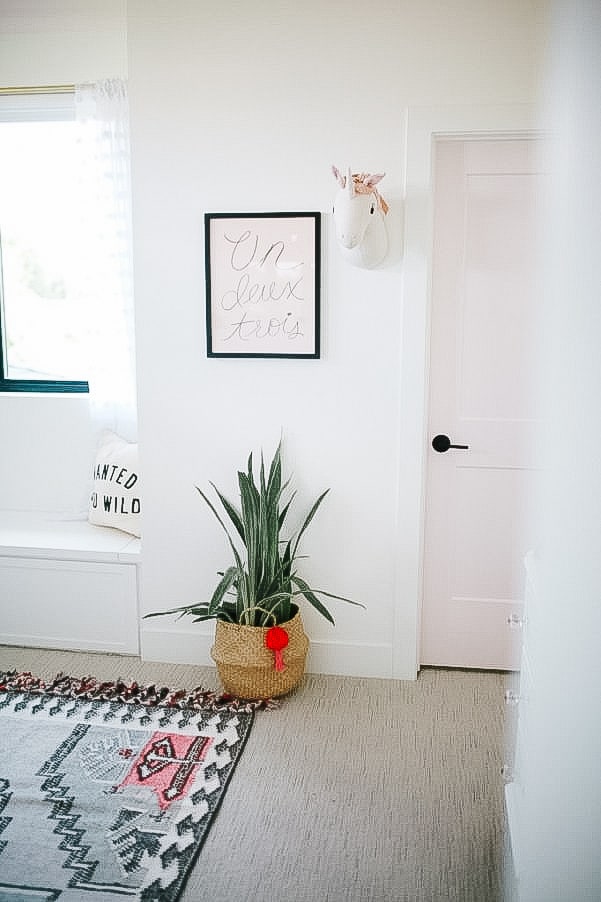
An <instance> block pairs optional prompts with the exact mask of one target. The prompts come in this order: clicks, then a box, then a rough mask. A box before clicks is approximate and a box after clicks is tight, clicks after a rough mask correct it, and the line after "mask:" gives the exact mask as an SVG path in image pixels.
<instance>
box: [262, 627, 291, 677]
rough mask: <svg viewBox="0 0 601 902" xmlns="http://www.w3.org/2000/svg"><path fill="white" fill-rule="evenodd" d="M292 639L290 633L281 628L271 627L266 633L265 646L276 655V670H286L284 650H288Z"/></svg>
mask: <svg viewBox="0 0 601 902" xmlns="http://www.w3.org/2000/svg"><path fill="white" fill-rule="evenodd" d="M289 641H290V639H289V638H288V633H287V632H286V630H285V629H282V627H281V626H271V627H270V628H269V629H268V630H267V632H266V633H265V645H266V646H267V648H268V649H269V650H270V651H272V652H274V654H275V669H276V670H284V669H285V664H284V658H283V656H282V649H284V648H286V646H287V645H288V643H289Z"/></svg>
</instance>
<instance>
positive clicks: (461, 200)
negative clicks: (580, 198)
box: [421, 139, 538, 669]
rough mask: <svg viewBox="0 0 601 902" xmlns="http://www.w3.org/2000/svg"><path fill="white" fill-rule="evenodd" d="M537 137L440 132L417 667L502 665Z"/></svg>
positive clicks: (529, 318) (513, 609)
mask: <svg viewBox="0 0 601 902" xmlns="http://www.w3.org/2000/svg"><path fill="white" fill-rule="evenodd" d="M537 160H538V155H537V147H536V142H535V141H534V140H532V139H520V140H480V139H478V140H476V139H474V140H472V141H458V140H457V141H456V140H440V141H438V142H437V144H436V152H435V175H436V188H435V211H434V215H435V222H434V254H433V275H432V329H431V370H430V417H429V424H430V432H429V440H430V441H431V439H432V437H433V436H434V435H436V434H439V433H444V434H446V435H448V436H449V437H450V439H451V442H453V443H454V444H461V445H468V446H469V447H468V449H467V450H455V449H450V450H448V451H446V452H445V453H439V452H436V451H435V450H434V449H433V448H432V447H430V453H429V460H428V479H427V492H426V531H425V550H424V598H423V610H422V653H421V662H422V664H437V665H447V666H458V667H485V668H486V667H491V668H502V669H512V668H515V667H517V666H518V664H519V647H518V642H517V636H516V632H515V630H513V629H512V628H511V627H510V624H509V622H508V621H509V620H510V618H511V617H512V616H513V615H518V616H519V614H520V611H521V605H522V600H523V593H524V568H523V558H524V555H525V553H526V551H527V550H528V548H529V547H530V539H531V534H530V529H529V523H528V520H529V510H530V495H531V492H532V489H533V482H534V468H535V463H536V435H537V424H536V420H535V412H536V411H535V392H534V379H533V372H534V365H533V358H534V355H535V348H536V330H535V324H536V319H535V273H536V237H535V236H536V229H535V215H536V193H537V182H538V174H537V173H538V165H537Z"/></svg>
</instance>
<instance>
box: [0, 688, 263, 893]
mask: <svg viewBox="0 0 601 902" xmlns="http://www.w3.org/2000/svg"><path fill="white" fill-rule="evenodd" d="M262 704H263V703H246V702H240V701H238V700H236V699H233V698H232V697H231V696H228V695H218V694H216V693H212V692H207V691H205V690H202V689H197V690H194V691H193V692H192V693H185V692H172V691H169V690H167V689H157V688H156V687H154V686H150V687H145V688H144V687H140V686H138V685H137V684H136V683H134V684H131V685H126V684H124V683H100V682H98V681H96V680H94V679H92V678H85V679H74V678H72V677H66V676H63V675H59V676H58V677H57V678H56V679H55V680H53V681H52V682H50V683H45V682H44V681H42V680H39V679H37V678H35V677H32V676H31V674H23V673H21V674H18V673H16V672H11V673H2V672H0V902H34V900H35V902H52V900H56V899H59V898H60V900H61V902H81V900H82V899H86V900H89V902H115V900H117V899H123V898H127V899H140V900H148V902H150V900H160V902H172V900H176V899H177V898H178V897H179V895H180V892H181V890H182V888H183V885H184V882H185V880H186V877H187V875H188V873H189V871H190V869H191V867H192V865H193V863H194V861H195V858H196V856H197V854H198V851H199V849H200V847H201V845H202V842H203V840H204V838H205V836H206V834H207V832H208V829H209V827H210V825H211V822H212V820H213V818H214V816H215V813H216V811H217V808H218V806H219V803H220V801H221V799H222V797H223V794H224V792H225V789H226V787H227V784H228V781H229V779H230V777H231V776H232V772H233V770H234V767H235V765H236V762H237V760H238V758H239V756H240V754H241V752H242V749H243V747H244V744H245V741H246V738H247V736H248V734H249V731H250V728H251V726H252V722H253V716H254V709H255V708H257V707H260V706H262Z"/></svg>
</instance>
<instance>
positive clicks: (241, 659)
mask: <svg viewBox="0 0 601 902" xmlns="http://www.w3.org/2000/svg"><path fill="white" fill-rule="evenodd" d="M278 625H279V626H281V627H282V629H284V630H286V632H287V633H288V639H289V641H288V645H287V646H286V648H284V649H283V651H282V656H283V660H284V669H283V670H276V668H275V664H274V653H273V652H272V651H270V650H269V649H268V648H266V646H265V635H266V633H267V631H268V629H269V627H263V626H242V625H240V624H239V623H229V622H228V621H226V620H216V621H215V644H214V645H213V648H212V649H211V657H212V658H213V660H214V661H215V664H216V665H217V672H218V673H219V678H220V680H221V682H222V683H223V688H224V689H225V691H226V692H231V693H232V695H239V696H240V697H241V698H275V697H276V696H278V695H286V693H287V692H290V691H291V690H292V689H294V688H295V687H296V686H298V684H299V683H300V681H301V679H302V677H303V674H304V672H305V661H306V659H307V651H308V649H309V640H308V639H307V636H306V635H305V632H304V630H303V624H302V620H301V616H300V613H299V612H297V613H296V614H295V615H294V617H293V618H292V619H291V620H288V621H287V622H286V623H280V624H278Z"/></svg>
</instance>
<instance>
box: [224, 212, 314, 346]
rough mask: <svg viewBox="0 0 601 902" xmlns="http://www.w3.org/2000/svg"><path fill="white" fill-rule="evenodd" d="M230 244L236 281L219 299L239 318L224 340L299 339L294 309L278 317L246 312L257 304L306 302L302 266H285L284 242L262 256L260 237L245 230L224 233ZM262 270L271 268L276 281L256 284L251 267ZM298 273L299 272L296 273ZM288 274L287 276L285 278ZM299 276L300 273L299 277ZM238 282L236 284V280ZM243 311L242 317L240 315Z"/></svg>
mask: <svg viewBox="0 0 601 902" xmlns="http://www.w3.org/2000/svg"><path fill="white" fill-rule="evenodd" d="M223 237H224V238H225V240H226V241H227V242H228V243H229V244H230V245H231V249H230V254H229V257H228V264H229V269H230V270H231V273H232V276H233V278H234V283H235V284H234V286H233V287H232V288H229V289H228V290H227V291H225V292H224V293H223V294H222V296H221V299H220V306H221V309H222V310H225V311H226V312H227V313H233V314H234V315H235V316H240V318H239V319H236V320H233V321H232V322H231V323H230V327H231V331H230V332H229V333H228V334H227V335H226V336H224V339H223V340H224V341H230V340H231V339H232V338H238V339H240V340H241V341H249V340H250V339H257V338H259V339H263V338H266V339H269V338H277V337H278V336H279V337H285V338H287V339H295V338H300V337H302V335H303V331H302V326H301V323H300V321H299V318H298V315H297V314H296V313H294V312H292V311H291V310H287V312H286V313H285V314H279V315H277V316H267V317H261V316H257V315H256V313H253V314H249V312H248V310H247V309H245V308H247V307H249V306H253V307H255V308H256V305H258V304H265V305H268V304H274V303H275V304H277V303H280V302H281V303H284V302H287V301H289V302H290V306H292V305H294V304H295V303H296V302H299V301H300V302H302V301H303V300H304V298H303V295H302V282H303V273H302V267H303V265H304V264H303V263H302V262H300V263H288V264H287V263H284V262H283V261H282V255H283V254H284V251H285V247H286V246H285V244H284V242H283V241H274V242H273V243H272V244H271V245H270V246H269V247H268V249H267V250H266V251H265V253H263V254H260V253H259V236H258V235H253V234H252V233H251V232H250V230H248V229H246V230H245V231H243V232H242V233H241V234H240V235H239V236H238V237H232V236H230V235H226V234H224V236H223ZM253 264H254V267H258V269H259V270H262V269H263V268H264V267H265V266H268V265H272V266H273V267H274V269H275V276H276V278H273V279H271V281H261V280H260V279H259V280H258V281H253V279H252V277H251V273H250V271H249V269H250V267H251V266H253ZM295 270H296V272H295ZM282 273H284V274H285V276H286V277H284V276H283V275H282ZM299 273H300V274H299ZM236 280H237V281H236ZM239 311H241V314H239Z"/></svg>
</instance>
